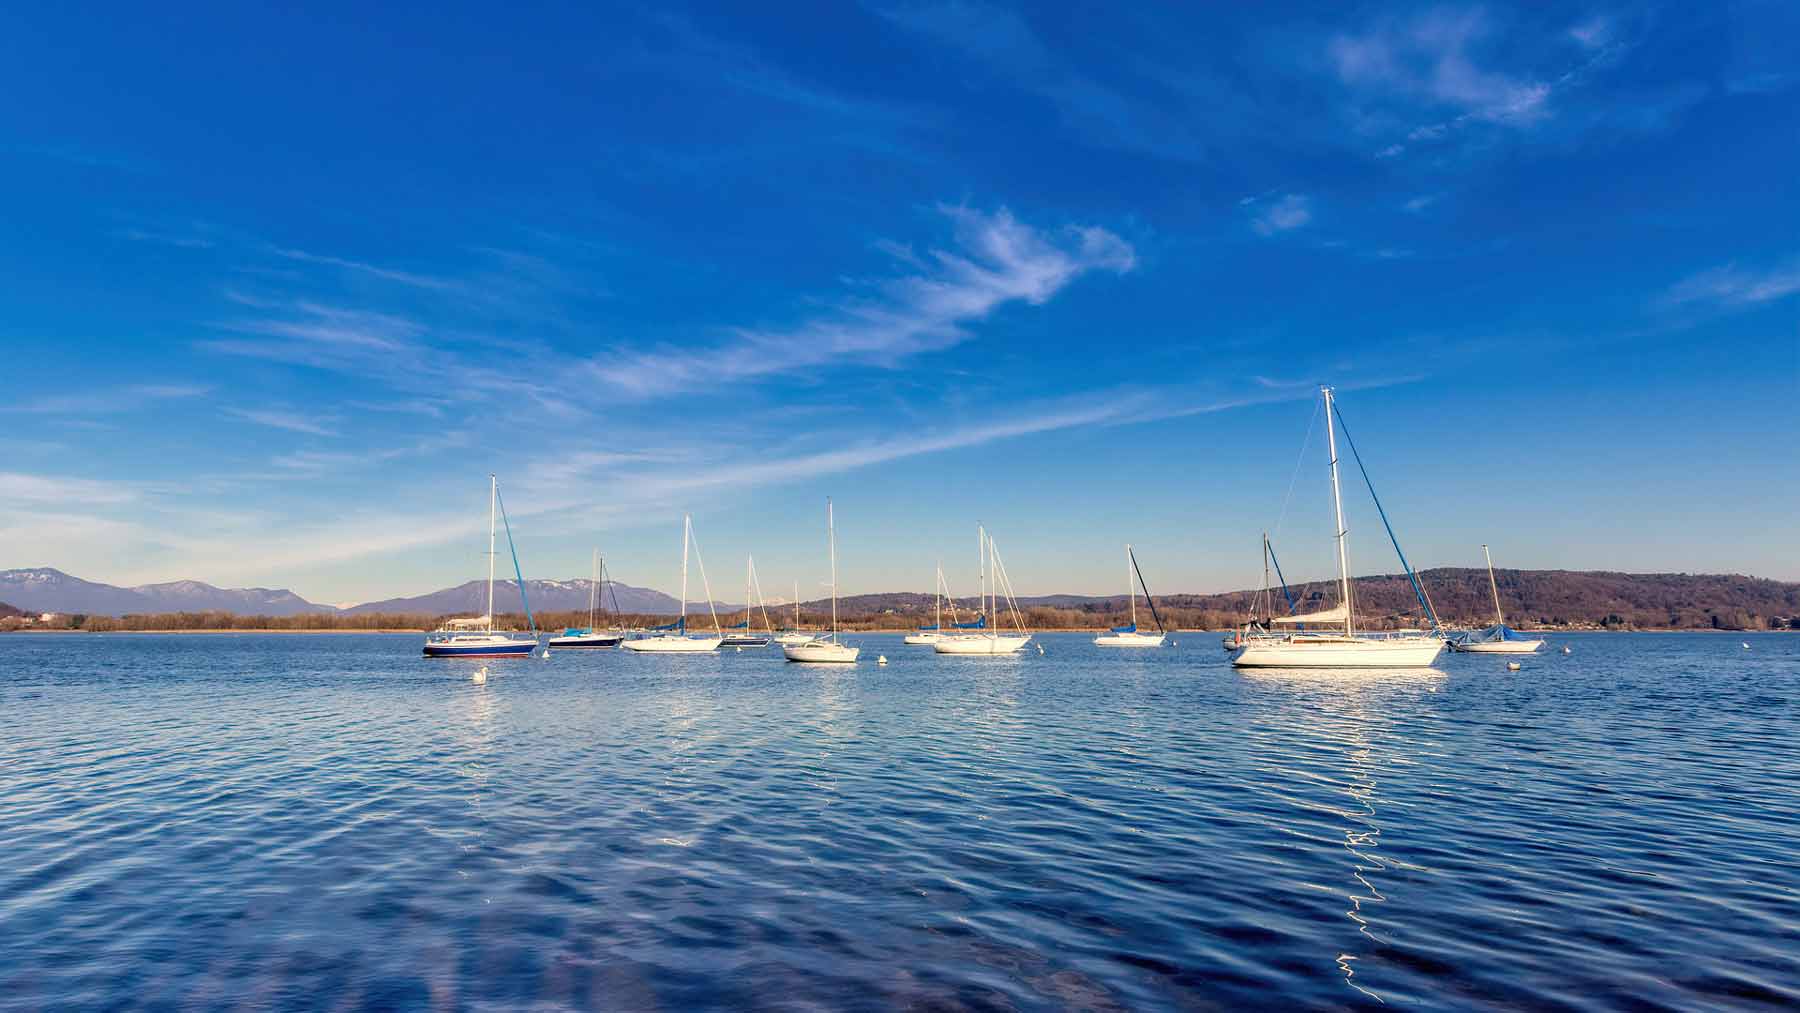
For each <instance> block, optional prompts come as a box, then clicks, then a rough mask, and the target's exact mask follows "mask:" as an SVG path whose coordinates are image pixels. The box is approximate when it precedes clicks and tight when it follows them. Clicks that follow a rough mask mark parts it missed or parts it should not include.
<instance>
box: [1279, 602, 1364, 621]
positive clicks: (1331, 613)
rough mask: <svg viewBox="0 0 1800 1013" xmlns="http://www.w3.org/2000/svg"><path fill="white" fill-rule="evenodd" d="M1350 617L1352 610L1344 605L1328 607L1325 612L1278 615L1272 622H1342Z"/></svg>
mask: <svg viewBox="0 0 1800 1013" xmlns="http://www.w3.org/2000/svg"><path fill="white" fill-rule="evenodd" d="M1348 618H1350V611H1349V610H1348V609H1346V608H1344V606H1342V605H1339V606H1337V607H1336V608H1328V609H1326V610H1325V611H1323V612H1308V613H1307V614H1306V615H1303V616H1276V617H1275V618H1274V619H1272V620H1270V622H1277V623H1341V622H1343V621H1344V620H1346V619H1348Z"/></svg>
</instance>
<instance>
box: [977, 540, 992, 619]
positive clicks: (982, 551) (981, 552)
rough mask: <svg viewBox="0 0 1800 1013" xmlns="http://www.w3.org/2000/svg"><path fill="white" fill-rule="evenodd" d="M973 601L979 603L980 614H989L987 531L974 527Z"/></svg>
mask: <svg viewBox="0 0 1800 1013" xmlns="http://www.w3.org/2000/svg"><path fill="white" fill-rule="evenodd" d="M975 599H976V600H977V601H979V602H980V603H981V614H982V616H983V617H984V618H985V617H987V615H988V613H989V609H988V590H987V529H986V528H984V527H982V526H981V525H979V524H977V525H975Z"/></svg>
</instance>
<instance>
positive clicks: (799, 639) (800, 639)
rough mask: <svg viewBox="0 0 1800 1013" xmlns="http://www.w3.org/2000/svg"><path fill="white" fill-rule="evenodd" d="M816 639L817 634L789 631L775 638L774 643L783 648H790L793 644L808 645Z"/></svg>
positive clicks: (817, 637)
mask: <svg viewBox="0 0 1800 1013" xmlns="http://www.w3.org/2000/svg"><path fill="white" fill-rule="evenodd" d="M817 639H819V635H818V634H817V633H801V632H799V631H797V630H790V631H788V632H787V633H780V634H777V635H776V636H775V642H776V643H778V644H780V645H781V646H783V647H790V646H792V645H794V644H810V643H812V642H813V641H814V640H817Z"/></svg>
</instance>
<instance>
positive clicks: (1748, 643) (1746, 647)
mask: <svg viewBox="0 0 1800 1013" xmlns="http://www.w3.org/2000/svg"><path fill="white" fill-rule="evenodd" d="M1749 649H1750V642H1749V641H1748V640H1746V641H1744V650H1746V651H1748V650H1749Z"/></svg>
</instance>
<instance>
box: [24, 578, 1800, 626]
mask: <svg viewBox="0 0 1800 1013" xmlns="http://www.w3.org/2000/svg"><path fill="white" fill-rule="evenodd" d="M1496 576H1497V579H1498V583H1499V588H1500V598H1501V604H1502V606H1503V607H1504V608H1505V610H1506V615H1507V619H1508V621H1509V622H1511V623H1512V625H1514V626H1516V627H1519V628H1522V629H1542V630H1788V629H1796V628H1800V583H1792V582H1785V581H1774V580H1766V579H1763V578H1757V577H1745V576H1739V575H1706V574H1623V573H1606V572H1577V571H1566V570H1521V571H1499V572H1498V573H1497V574H1496ZM1419 577H1420V581H1421V583H1422V585H1423V586H1424V588H1425V591H1426V593H1427V595H1428V596H1429V597H1430V599H1431V603H1432V606H1433V608H1434V609H1435V610H1436V612H1437V615H1438V617H1439V619H1440V621H1441V622H1442V623H1444V624H1445V625H1447V626H1453V627H1480V626H1485V625H1487V624H1489V623H1491V622H1492V621H1493V603H1492V599H1491V597H1490V595H1489V591H1488V585H1487V572H1486V571H1485V570H1480V569H1448V568H1446V569H1436V570H1426V571H1423V572H1421V573H1420V574H1419ZM1289 590H1290V593H1291V594H1292V596H1293V599H1294V606H1293V607H1294V610H1295V611H1297V612H1312V611H1316V610H1318V609H1321V608H1324V607H1326V606H1328V605H1330V604H1333V603H1334V602H1335V600H1336V594H1337V589H1336V586H1335V582H1334V581H1333V582H1313V583H1310V584H1304V585H1298V586H1296V587H1293V588H1290V589H1289ZM1352 593H1353V594H1354V596H1355V598H1356V611H1357V617H1358V618H1357V622H1358V625H1359V626H1362V627H1363V628H1365V629H1371V630H1380V629H1418V628H1423V627H1428V626H1429V622H1428V621H1427V620H1426V619H1425V618H1424V616H1423V614H1422V610H1421V609H1420V608H1419V605H1418V602H1417V599H1416V598H1415V596H1414V594H1413V590H1412V584H1411V581H1409V580H1408V579H1407V577H1406V576H1405V575H1404V574H1388V575H1381V576H1369V577H1359V578H1357V579H1356V581H1355V582H1354V586H1353V588H1352ZM1270 597H1271V598H1272V600H1273V607H1274V611H1275V612H1276V613H1277V614H1285V613H1286V612H1287V611H1288V607H1289V606H1288V601H1287V599H1286V598H1284V597H1283V595H1282V593H1281V591H1280V590H1279V589H1277V590H1275V591H1274V592H1272V593H1271V596H1270ZM1261 600H1262V594H1261V592H1259V591H1233V592H1228V593H1223V594H1207V595H1196V594H1174V595H1158V596H1157V598H1156V607H1157V610H1158V612H1159V613H1160V614H1161V616H1162V620H1163V624H1164V625H1165V626H1166V627H1168V628H1169V629H1176V630H1228V629H1235V628H1237V627H1239V626H1241V625H1243V624H1244V623H1245V622H1246V621H1248V620H1249V619H1251V618H1252V616H1253V615H1254V616H1256V617H1258V618H1266V615H1265V614H1264V613H1265V608H1266V606H1264V605H1262V604H1261ZM973 604H974V600H973V599H972V598H971V599H958V600H957V602H956V609H957V615H958V617H959V618H963V619H967V618H968V617H969V616H970V615H971V614H972V612H973V609H972V606H973ZM1019 604H1020V608H1019V612H1020V616H1021V618H1023V620H1024V621H1025V624H1026V625H1027V626H1028V627H1030V628H1031V629H1034V630H1045V631H1049V630H1098V629H1103V628H1105V627H1108V626H1117V625H1119V624H1121V623H1123V622H1125V621H1126V618H1127V616H1128V614H1129V613H1128V611H1127V602H1126V599H1125V596H1124V595H1114V596H1112V597H1099V598H1096V597H1083V596H1077V595H1046V596H1039V597H1035V598H1032V597H1027V598H1024V599H1021V601H1020V603H1019ZM933 607H934V600H933V598H932V596H931V595H929V594H919V593H917V592H894V593H886V594H864V595H852V596H848V597H845V598H843V599H841V600H840V602H839V613H838V625H839V626H840V627H841V628H843V629H846V630H859V631H901V630H910V629H914V628H916V627H918V626H920V625H924V624H928V623H930V622H932V619H933V616H934V608H933ZM801 608H802V611H801V615H800V625H801V626H802V627H806V628H812V629H817V628H821V627H823V626H826V625H828V624H829V622H830V613H829V611H828V605H827V603H825V602H813V603H804V604H803V605H802V607H801ZM460 614H461V615H468V614H469V613H467V612H463V613H460ZM744 617H745V612H744V609H743V608H742V607H741V606H740V607H738V608H736V609H735V610H733V611H720V612H719V622H720V623H721V624H722V625H727V626H728V625H732V624H734V623H737V622H740V621H742V620H743V619H744ZM768 617H769V619H770V620H772V621H773V623H774V624H776V625H777V626H780V625H786V624H788V623H790V622H792V621H793V611H792V607H791V606H789V605H783V606H781V607H779V608H776V607H775V606H771V607H770V608H769V610H768ZM444 618H446V616H442V615H435V614H425V613H417V612H362V613H358V612H311V613H303V614H299V615H292V616H258V615H237V614H233V613H229V612H170V613H156V614H143V615H126V616H104V615H81V614H70V615H53V616H52V617H50V618H49V619H45V618H44V617H43V616H41V615H37V614H30V613H25V612H22V611H21V610H19V609H16V608H11V607H9V606H6V605H3V604H0V631H9V630H24V629H37V630H82V631H88V632H96V633H106V632H153V631H154V632H181V631H206V630H277V631H293V632H305V631H376V630H392V631H401V630H405V631H416V630H430V629H435V628H437V627H438V626H439V625H441V623H442V620H443V619H444ZM533 618H534V619H535V620H536V623H537V626H538V628H539V629H541V630H561V629H563V628H564V627H569V626H584V625H586V624H587V612H586V611H585V610H583V611H553V612H540V613H537V614H536V615H535V616H534V617H533ZM671 618H672V616H669V615H666V614H648V613H635V614H622V615H617V616H608V617H604V618H603V619H602V623H601V624H602V625H616V626H623V627H628V628H642V627H649V626H656V625H660V624H663V623H667V622H669V621H670V619H671ZM944 618H945V620H946V621H949V619H950V615H949V611H948V606H947V605H946V612H945V616H944ZM495 619H496V624H497V625H502V626H509V627H513V628H518V629H525V628H526V627H527V623H526V619H525V616H524V615H523V614H510V615H508V614H503V615H499V616H496V617H495ZM751 621H752V626H753V627H755V628H758V629H760V628H762V626H763V613H762V611H761V610H757V611H756V613H755V614H754V615H753V616H752V617H751ZM1138 622H1139V624H1140V625H1144V626H1148V625H1150V624H1151V621H1150V616H1149V615H1148V614H1147V610H1146V609H1145V608H1144V606H1143V604H1142V602H1141V601H1140V603H1139V607H1138ZM688 623H689V625H690V627H692V628H696V629H702V628H707V627H710V626H711V625H712V620H711V617H710V616H708V615H707V612H706V607H705V606H704V605H701V606H699V608H698V611H697V612H696V611H695V610H694V609H693V608H692V607H690V610H689V615H688Z"/></svg>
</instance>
